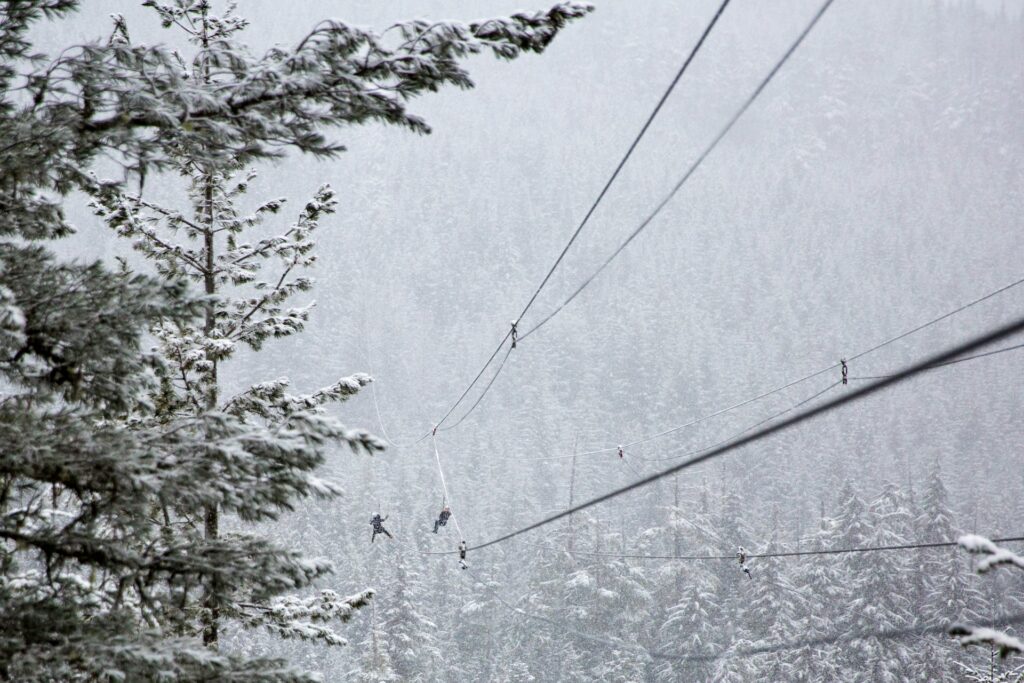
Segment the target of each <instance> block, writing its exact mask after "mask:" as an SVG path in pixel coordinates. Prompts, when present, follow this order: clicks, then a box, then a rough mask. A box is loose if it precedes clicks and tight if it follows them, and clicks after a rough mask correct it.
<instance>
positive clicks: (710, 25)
mask: <svg viewBox="0 0 1024 683" xmlns="http://www.w3.org/2000/svg"><path fill="white" fill-rule="evenodd" d="M831 1H832V0H829V2H831ZM728 4H729V0H723V2H722V4H721V5H719V7H718V11H717V12H715V16H714V17H712V18H711V22H710V23H708V25H707V26H706V27H705V28H704V32H703V33H702V34H701V36H700V39H699V40H697V44H696V45H694V46H693V49H692V50H690V54H689V55H688V56H687V57H686V60H685V61H684V62H683V65H682V66H681V67H679V71H677V72H676V75H675V78H673V79H672V82H671V83H669V86H668V88H667V89H666V90H665V92H664V93H663V94H662V96H661V99H659V100H658V104H657V105H655V107H654V110H653V111H652V112H651V114H650V116H648V117H647V121H645V122H644V125H643V127H642V128H641V129H640V132H639V133H638V134H637V136H636V138H634V140H633V142H632V143H631V144H630V145H629V149H627V150H626V154H625V156H623V157H622V159H621V160H620V161H619V163H618V165H617V166H616V167H615V170H614V171H613V172H612V175H611V177H609V178H608V181H607V182H606V183H605V184H604V187H603V188H602V189H601V192H600V193H599V194H598V195H597V199H595V200H594V203H593V204H591V206H590V209H588V210H587V213H586V214H585V215H584V216H583V220H582V221H580V224H579V225H578V226H577V227H576V230H575V231H573V233H572V236H571V237H570V238H569V241H568V242H567V243H566V245H565V247H563V248H562V251H561V253H560V254H559V255H558V258H556V259H555V262H554V264H552V266H551V268H550V269H549V270H548V272H547V275H545V276H544V279H543V280H541V283H540V285H539V286H538V287H537V289H536V290H535V291H534V293H533V295H532V296H531V297H530V300H529V301H527V302H526V306H524V307H523V310H522V312H521V313H520V314H519V317H518V318H516V320H522V319H523V316H524V315H526V312H527V311H529V310H530V307H531V306H533V302H534V301H536V300H537V296H538V295H539V294H540V293H541V290H543V289H544V287H545V286H546V285H547V284H548V281H549V280H550V279H551V276H552V275H553V274H554V272H555V270H556V269H557V268H558V266H559V264H561V263H562V259H564V258H565V255H566V253H568V251H569V248H570V247H571V246H572V245H573V242H575V241H576V238H577V237H579V235H580V232H582V231H583V227H584V226H585V225H586V224H587V222H588V221H589V220H590V217H591V216H593V215H594V211H596V210H597V207H598V205H599V204H600V203H601V200H602V199H604V196H605V194H607V193H608V190H609V189H610V188H611V186H612V183H614V182H615V179H616V178H617V177H618V176H619V172H620V171H622V168H623V167H624V166H625V165H626V162H627V161H628V160H629V157H630V156H632V154H633V150H635V149H636V146H637V145H638V144H640V140H641V138H643V136H644V134H645V133H646V132H647V129H648V128H650V127H651V124H652V123H653V122H654V118H655V117H656V116H657V115H658V112H660V111H661V108H662V106H664V104H665V102H666V101H667V100H668V98H669V95H671V94H672V91H673V90H674V89H675V87H676V84H677V83H679V80H680V79H681V78H682V77H683V74H684V73H686V70H687V68H688V67H689V66H690V63H691V62H692V61H693V59H694V57H696V56H697V53H698V52H699V51H700V48H701V47H702V46H703V45H704V41H705V40H706V39H707V37H708V35H709V34H710V33H711V30H712V29H713V28H714V27H715V24H717V23H718V19H719V18H720V17H721V16H722V12H724V11H725V8H726V6H727V5H728ZM525 336H526V335H523V337H525ZM520 338H522V337H520Z"/></svg>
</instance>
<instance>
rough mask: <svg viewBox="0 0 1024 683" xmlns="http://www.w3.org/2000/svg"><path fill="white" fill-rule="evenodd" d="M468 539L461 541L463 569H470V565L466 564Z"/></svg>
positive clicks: (460, 564) (460, 550)
mask: <svg viewBox="0 0 1024 683" xmlns="http://www.w3.org/2000/svg"><path fill="white" fill-rule="evenodd" d="M467 550H468V548H467V547H466V539H462V540H461V541H459V567H461V568H462V569H469V565H468V564H466V551H467Z"/></svg>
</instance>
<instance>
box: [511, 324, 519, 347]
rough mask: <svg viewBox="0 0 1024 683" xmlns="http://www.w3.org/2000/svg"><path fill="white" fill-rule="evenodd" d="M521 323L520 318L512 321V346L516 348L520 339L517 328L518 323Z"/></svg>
mask: <svg viewBox="0 0 1024 683" xmlns="http://www.w3.org/2000/svg"><path fill="white" fill-rule="evenodd" d="M518 324H519V321H518V320H513V321H512V348H513V349H514V348H516V342H517V341H518V340H519V330H517V329H516V325H518Z"/></svg>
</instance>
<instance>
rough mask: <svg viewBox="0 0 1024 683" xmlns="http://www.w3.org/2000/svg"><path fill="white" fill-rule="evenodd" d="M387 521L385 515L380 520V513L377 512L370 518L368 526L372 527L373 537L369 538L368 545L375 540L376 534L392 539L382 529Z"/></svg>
mask: <svg viewBox="0 0 1024 683" xmlns="http://www.w3.org/2000/svg"><path fill="white" fill-rule="evenodd" d="M387 519H388V517H387V515H385V516H384V517H383V518H381V516H380V513H379V512H377V513H375V514H374V515H373V517H371V518H370V524H371V525H372V526H373V535H372V536H370V543H373V539H375V538H377V534H384V535H385V536H387V537H388V538H394V536H392V535H391V533H390V532H389V531H388V530H387V529H385V528H384V522H386V521H387Z"/></svg>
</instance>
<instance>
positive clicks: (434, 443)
mask: <svg viewBox="0 0 1024 683" xmlns="http://www.w3.org/2000/svg"><path fill="white" fill-rule="evenodd" d="M435 431H436V430H435ZM430 445H431V446H433V447H434V460H435V461H436V462H437V473H438V474H439V475H441V489H442V490H443V491H444V500H446V501H448V502H451V499H452V497H451V494H450V493H448V482H446V481H445V478H444V468H442V467H441V454H440V453H438V452H437V434H435V433H434V432H431V433H430ZM451 507H452V521H453V522H455V530H456V531H457V532H459V540H460V541H464V540H466V537H465V536H463V535H462V527H460V526H459V518H458V517H457V516H456V515H455V506H454V505H452V506H451Z"/></svg>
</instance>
